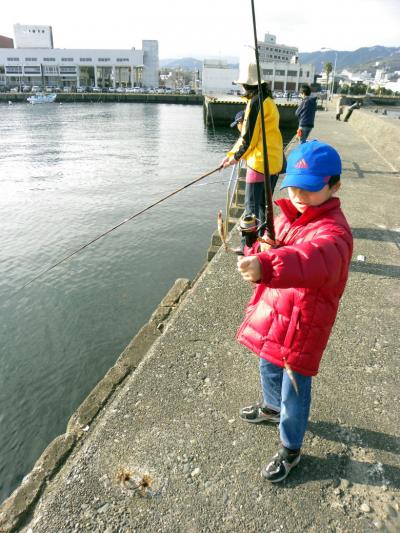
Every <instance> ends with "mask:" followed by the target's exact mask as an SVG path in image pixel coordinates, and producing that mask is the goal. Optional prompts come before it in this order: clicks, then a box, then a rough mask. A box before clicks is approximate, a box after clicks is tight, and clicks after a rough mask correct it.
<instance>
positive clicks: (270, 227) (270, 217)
mask: <svg viewBox="0 0 400 533" xmlns="http://www.w3.org/2000/svg"><path fill="white" fill-rule="evenodd" d="M251 11H252V15H253V32H254V51H255V54H256V65H257V81H258V104H259V108H260V122H261V133H262V144H263V159H264V190H265V207H266V211H267V212H266V222H267V227H266V231H267V237H268V238H269V239H271V240H272V241H275V228H274V207H273V203H272V189H271V178H270V173H269V165H268V152H267V136H266V133H265V121H264V104H263V95H262V88H261V72H260V57H259V54H258V40H257V27H256V13H255V9H254V0H251Z"/></svg>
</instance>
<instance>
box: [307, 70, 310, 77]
mask: <svg viewBox="0 0 400 533" xmlns="http://www.w3.org/2000/svg"><path fill="white" fill-rule="evenodd" d="M309 77H310V71H308V70H307V72H306V78H309Z"/></svg>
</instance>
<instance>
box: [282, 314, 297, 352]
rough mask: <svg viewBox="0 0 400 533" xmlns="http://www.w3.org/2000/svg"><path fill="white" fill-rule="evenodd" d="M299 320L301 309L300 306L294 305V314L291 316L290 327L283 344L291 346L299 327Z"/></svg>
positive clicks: (287, 346) (286, 346)
mask: <svg viewBox="0 0 400 533" xmlns="http://www.w3.org/2000/svg"><path fill="white" fill-rule="evenodd" d="M299 320H300V309H299V308H298V307H293V311H292V315H291V317H290V321H289V325H288V329H287V331H286V335H285V340H284V342H283V345H284V346H285V348H290V347H291V346H292V343H293V339H294V336H295V333H296V330H297V329H298V325H299Z"/></svg>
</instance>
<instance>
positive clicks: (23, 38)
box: [0, 24, 158, 87]
mask: <svg viewBox="0 0 400 533" xmlns="http://www.w3.org/2000/svg"><path fill="white" fill-rule="evenodd" d="M14 28H16V35H15V42H16V43H18V47H17V48H0V74H3V75H4V80H5V82H4V84H5V85H8V86H11V87H12V86H22V85H39V86H43V87H45V86H50V87H56V86H59V87H66V86H67V87H79V86H89V87H133V86H145V87H157V86H158V41H154V40H150V41H146V40H144V41H142V46H143V49H142V50H135V48H132V49H128V50H94V49H64V48H63V49H61V48H53V47H52V31H51V27H50V26H21V25H19V24H16V25H15V26H14ZM46 28H47V32H46ZM29 29H32V31H31V32H29ZM42 29H43V30H44V33H43V34H40V33H39V36H38V34H37V31H38V30H40V31H41V30H42ZM33 30H35V32H33ZM17 33H18V35H17ZM44 41H46V43H47V44H48V45H49V44H51V46H47V47H42V46H41V45H42V44H43V42H44ZM21 43H22V44H24V43H27V44H30V47H21V46H20V45H21ZM33 45H35V46H33ZM36 45H37V46H36ZM0 83H1V81H0Z"/></svg>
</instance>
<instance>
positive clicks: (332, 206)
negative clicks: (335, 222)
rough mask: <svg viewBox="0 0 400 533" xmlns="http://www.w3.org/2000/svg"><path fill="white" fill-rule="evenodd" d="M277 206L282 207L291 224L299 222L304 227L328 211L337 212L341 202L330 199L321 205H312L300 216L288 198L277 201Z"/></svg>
mask: <svg viewBox="0 0 400 533" xmlns="http://www.w3.org/2000/svg"><path fill="white" fill-rule="evenodd" d="M275 204H276V205H277V206H278V207H280V209H281V211H282V213H283V214H284V215H285V216H286V218H287V219H288V220H289V222H291V223H293V222H295V221H296V222H297V221H298V222H299V224H301V225H304V224H307V223H308V222H311V221H312V220H314V219H316V218H320V217H321V216H322V215H324V214H325V213H327V212H328V211H336V210H337V209H339V207H340V200H339V198H329V200H327V201H326V202H324V203H323V204H321V205H317V206H311V205H310V206H308V207H307V209H306V210H305V211H304V213H302V214H301V215H300V216H298V214H299V212H298V211H297V209H296V208H295V207H294V205H293V204H292V202H291V201H290V200H289V199H288V198H280V199H279V200H275Z"/></svg>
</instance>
